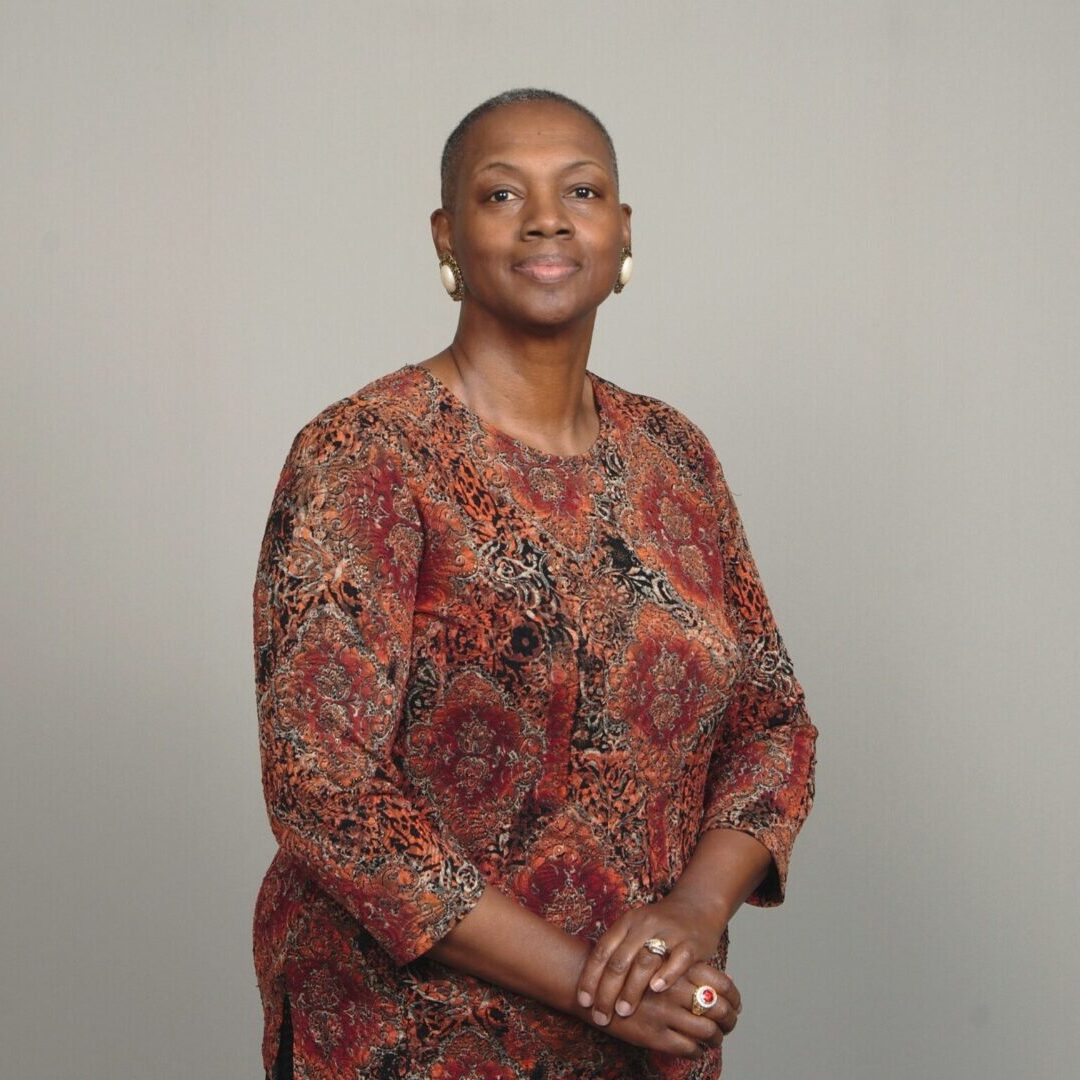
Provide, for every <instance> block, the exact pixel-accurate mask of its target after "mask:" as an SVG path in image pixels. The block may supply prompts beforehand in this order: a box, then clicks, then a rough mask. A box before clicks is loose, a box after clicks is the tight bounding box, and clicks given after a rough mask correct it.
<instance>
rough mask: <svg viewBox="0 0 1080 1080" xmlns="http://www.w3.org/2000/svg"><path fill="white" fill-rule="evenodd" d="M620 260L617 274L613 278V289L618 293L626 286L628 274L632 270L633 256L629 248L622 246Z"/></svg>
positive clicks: (628, 278)
mask: <svg viewBox="0 0 1080 1080" xmlns="http://www.w3.org/2000/svg"><path fill="white" fill-rule="evenodd" d="M621 255H622V262H621V263H620V265H619V276H618V277H617V278H616V279H615V291H616V292H617V293H620V292H622V291H623V288H624V287H625V286H626V283H627V282H628V281H629V280H630V275H631V274H632V273H633V272H634V258H633V256H632V255H631V254H630V249H629V248H628V247H624V248H623V249H622V252H621Z"/></svg>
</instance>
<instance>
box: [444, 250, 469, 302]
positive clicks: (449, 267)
mask: <svg viewBox="0 0 1080 1080" xmlns="http://www.w3.org/2000/svg"><path fill="white" fill-rule="evenodd" d="M439 276H440V277H441V278H442V283H443V288H444V289H445V290H446V292H447V294H448V295H449V297H450V299H451V300H460V299H461V298H462V297H463V296H464V295H465V279H464V278H463V277H462V276H461V267H460V266H458V264H457V259H455V258H454V256H453V255H451V254H450V252H449V251H448V252H447V253H446V254H445V255H443V257H442V258H441V259H439Z"/></svg>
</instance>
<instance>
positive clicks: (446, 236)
mask: <svg viewBox="0 0 1080 1080" xmlns="http://www.w3.org/2000/svg"><path fill="white" fill-rule="evenodd" d="M453 235H454V222H453V218H451V216H450V211H449V210H446V209H444V208H443V207H441V206H440V207H439V208H438V209H437V210H432V212H431V241H432V243H433V244H434V245H435V254H436V255H439V256H441V255H442V254H443V253H444V252H446V251H453V250H454V246H453V242H452V241H453Z"/></svg>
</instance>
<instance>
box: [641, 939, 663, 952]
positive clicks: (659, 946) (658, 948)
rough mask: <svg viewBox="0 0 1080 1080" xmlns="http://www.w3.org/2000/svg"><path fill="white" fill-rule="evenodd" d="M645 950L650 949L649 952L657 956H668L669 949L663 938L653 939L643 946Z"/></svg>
mask: <svg viewBox="0 0 1080 1080" xmlns="http://www.w3.org/2000/svg"><path fill="white" fill-rule="evenodd" d="M642 948H643V949H648V950H649V952H651V953H655V954H656V955H657V956H667V954H668V947H667V942H666V941H665V940H664V939H663V938H662V937H651V938H649V940H648V941H646V942H645V944H644V945H642Z"/></svg>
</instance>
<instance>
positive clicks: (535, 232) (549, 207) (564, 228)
mask: <svg viewBox="0 0 1080 1080" xmlns="http://www.w3.org/2000/svg"><path fill="white" fill-rule="evenodd" d="M521 231H522V235H524V236H526V237H529V236H532V237H537V236H572V235H573V233H574V226H573V222H572V221H571V220H570V216H569V215H568V214H567V212H566V205H565V204H564V203H563V201H562V198H561V196H560V195H559V194H558V193H557V192H548V191H536V192H534V193H533V194H531V195H530V196H529V200H528V202H527V203H526V212H525V214H524V215H523V216H522V219H521Z"/></svg>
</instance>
